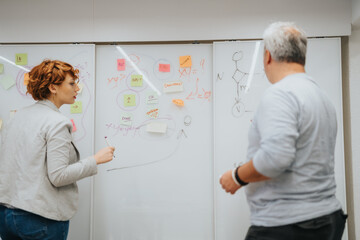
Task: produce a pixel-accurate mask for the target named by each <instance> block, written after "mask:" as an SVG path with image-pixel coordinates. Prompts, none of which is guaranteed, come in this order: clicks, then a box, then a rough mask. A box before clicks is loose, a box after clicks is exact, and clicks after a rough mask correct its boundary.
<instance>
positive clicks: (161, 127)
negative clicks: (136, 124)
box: [146, 122, 167, 133]
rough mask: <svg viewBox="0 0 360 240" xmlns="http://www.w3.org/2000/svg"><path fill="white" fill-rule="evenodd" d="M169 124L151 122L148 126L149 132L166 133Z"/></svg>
mask: <svg viewBox="0 0 360 240" xmlns="http://www.w3.org/2000/svg"><path fill="white" fill-rule="evenodd" d="M166 130H167V124H166V123H163V122H151V123H149V124H147V125H146V131H147V132H153V133H166Z"/></svg>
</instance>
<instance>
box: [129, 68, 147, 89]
mask: <svg viewBox="0 0 360 240" xmlns="http://www.w3.org/2000/svg"><path fill="white" fill-rule="evenodd" d="M145 78H146V80H145ZM146 81H150V78H149V74H148V72H147V71H146V70H145V69H140V71H139V72H137V71H132V72H131V73H130V74H129V75H128V76H127V78H126V86H127V88H128V89H131V90H133V91H135V92H141V91H143V90H144V89H146V88H147V87H148V84H147V83H146Z"/></svg>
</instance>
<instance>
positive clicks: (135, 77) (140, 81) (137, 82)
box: [131, 75, 143, 87]
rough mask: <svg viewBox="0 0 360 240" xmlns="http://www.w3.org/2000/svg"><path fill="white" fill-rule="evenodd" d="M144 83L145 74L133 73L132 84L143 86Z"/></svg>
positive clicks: (133, 85)
mask: <svg viewBox="0 0 360 240" xmlns="http://www.w3.org/2000/svg"><path fill="white" fill-rule="evenodd" d="M142 85H143V76H142V75H131V86H132V87H141V86H142Z"/></svg>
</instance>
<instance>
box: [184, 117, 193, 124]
mask: <svg viewBox="0 0 360 240" xmlns="http://www.w3.org/2000/svg"><path fill="white" fill-rule="evenodd" d="M191 120H192V119H191V116H189V115H186V116H185V117H184V125H185V126H190V124H191Z"/></svg>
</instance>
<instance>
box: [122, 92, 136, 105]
mask: <svg viewBox="0 0 360 240" xmlns="http://www.w3.org/2000/svg"><path fill="white" fill-rule="evenodd" d="M135 105H136V101H135V95H134V94H125V95H124V106H125V107H131V106H135Z"/></svg>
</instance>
